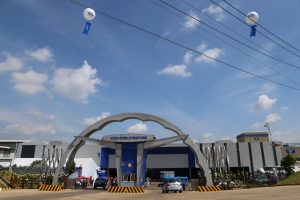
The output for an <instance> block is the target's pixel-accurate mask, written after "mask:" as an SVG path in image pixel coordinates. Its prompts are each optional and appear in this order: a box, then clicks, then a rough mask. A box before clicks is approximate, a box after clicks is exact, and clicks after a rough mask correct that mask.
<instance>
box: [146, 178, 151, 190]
mask: <svg viewBox="0 0 300 200" xmlns="http://www.w3.org/2000/svg"><path fill="white" fill-rule="evenodd" d="M149 187H150V178H149V177H147V178H146V188H149Z"/></svg>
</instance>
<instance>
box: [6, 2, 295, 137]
mask: <svg viewBox="0 0 300 200" xmlns="http://www.w3.org/2000/svg"><path fill="white" fill-rule="evenodd" d="M78 1H79V2H82V3H84V4H87V5H89V6H90V7H91V8H94V9H96V10H101V11H104V12H106V13H109V14H110V15H113V16H115V17H118V18H120V19H122V20H125V21H128V22H130V23H132V24H135V25H138V26H141V27H143V28H145V29H147V30H150V31H152V32H154V33H156V34H159V35H161V36H164V37H166V38H169V39H171V40H173V41H176V42H178V43H181V44H184V45H186V46H188V47H190V48H192V49H195V50H198V51H200V52H203V53H205V54H206V55H209V56H211V57H213V58H216V59H219V60H222V61H224V62H227V63H230V64H232V65H234V66H238V67H239V68H241V69H244V70H248V71H250V72H252V73H255V74H257V75H259V76H263V77H266V78H268V79H271V80H273V81H277V82H280V83H283V84H287V85H291V86H293V87H296V88H300V83H299V82H300V81H298V80H299V78H298V77H299V75H300V71H299V70H298V69H295V68H293V67H291V66H288V65H285V64H282V63H280V62H277V61H274V60H272V59H270V58H268V57H265V56H263V55H261V54H259V53H258V52H255V51H252V50H250V49H247V48H246V47H244V46H242V45H241V44H238V43H235V42H234V41H232V40H230V39H228V38H226V37H224V36H223V35H218V33H216V32H214V31H212V30H210V29H208V28H207V27H205V26H204V25H203V24H201V23H199V22H197V21H196V20H194V19H191V18H189V17H187V16H185V15H182V14H181V13H178V12H176V11H174V10H172V9H171V8H169V7H168V6H166V5H164V4H162V3H161V2H159V1H156V0H141V1H139V0H124V1H117V0H102V1H92V0H89V1H88V0H87V1H83V0H78ZM167 2H169V3H170V4H172V5H174V6H176V7H178V8H180V9H181V10H184V11H185V12H186V13H189V14H190V15H192V16H194V17H195V18H197V19H199V20H200V21H202V22H205V23H208V24H209V25H211V26H213V27H215V28H217V29H219V30H221V31H223V32H224V33H226V34H228V35H231V36H232V37H234V38H236V39H238V40H241V41H243V42H244V43H246V44H247V45H250V46H252V47H254V48H257V49H259V50H261V51H268V52H269V53H271V54H272V55H274V56H278V57H280V59H284V60H286V61H287V62H289V63H291V64H293V65H298V63H299V60H300V59H299V57H297V56H295V55H293V54H291V53H290V52H287V51H286V50H284V49H282V48H281V47H279V46H278V45H276V44H274V43H272V42H271V41H269V40H268V39H266V38H265V37H263V36H262V35H261V34H260V33H257V36H256V37H252V38H249V32H250V28H249V27H247V26H246V25H244V24H242V23H241V22H240V21H238V20H236V19H235V18H233V17H232V16H230V15H229V14H227V13H226V12H224V11H223V10H222V9H220V8H218V7H216V6H215V5H212V4H211V2H210V1H194V0H189V1H188V2H189V3H190V4H193V5H194V6H195V7H197V10H194V9H192V8H191V7H189V6H188V5H187V4H185V3H184V2H183V1H182V0H176V1H167ZM229 2H230V3H232V4H233V5H235V6H236V7H237V8H238V9H240V10H242V11H243V12H245V13H247V12H250V11H256V12H257V13H258V14H259V15H260V18H259V23H261V24H262V25H263V26H264V27H266V28H267V29H268V30H271V31H272V33H274V34H276V35H277V36H280V37H281V38H283V39H284V40H285V41H287V42H288V43H290V44H292V45H293V46H295V47H297V48H300V30H299V22H298V20H299V18H300V13H299V11H298V8H299V6H300V1H296V0H290V1H287V2H286V1H279V0H276V1H259V0H253V1H229ZM217 3H220V4H221V5H222V6H225V8H227V9H228V10H229V11H230V12H233V13H235V14H237V15H238V13H236V12H235V11H234V10H233V9H232V8H231V7H230V6H228V5H226V4H225V3H224V2H221V1H217ZM83 10H84V8H83V7H81V6H79V5H77V4H74V3H72V2H71V1H68V0H64V1H60V0H54V1H50V0H46V1H38V0H23V1H17V0H10V1H8V0H4V1H0V24H1V25H2V28H1V31H0V44H1V45H0V93H1V96H0V139H29V140H32V141H49V140H64V141H70V140H72V138H73V137H74V136H75V135H78V134H79V133H80V132H81V131H82V130H84V129H85V128H86V127H87V126H88V125H90V124H92V123H94V122H95V121H97V120H100V119H102V118H103V117H107V116H110V115H114V114H119V113H124V112H142V113H149V114H153V115H157V116H160V117H162V118H165V119H167V120H168V121H170V122H172V123H174V124H176V125H177V126H179V127H180V128H181V129H182V130H183V131H184V132H185V133H187V134H189V135H190V137H192V138H193V139H194V140H195V141H198V142H214V141H216V140H219V139H235V137H236V135H237V134H240V133H242V132H247V131H266V128H265V127H264V126H263V125H264V123H266V122H269V123H270V124H271V131H272V137H273V139H274V140H282V141H284V142H300V134H299V131H300V125H299V123H298V120H299V119H300V112H299V106H298V104H299V97H300V91H299V90H298V91H297V90H292V89H289V88H286V87H282V86H279V85H276V84H273V83H270V82H267V81H265V80H261V79H259V78H256V77H253V76H251V75H248V74H245V73H243V72H241V71H237V70H234V69H231V68H229V67H227V66H225V65H224V64H221V63H218V62H216V61H213V60H211V59H208V58H206V57H204V56H201V55H198V54H196V53H194V52H190V51H188V50H186V49H184V48H180V47H178V46H175V45H173V44H171V43H168V42H166V41H164V40H162V39H159V38H156V37H153V36H150V35H148V34H146V33H144V32H142V31H138V30H136V29H134V28H132V27H129V26H126V25H124V24H120V23H117V22H116V21H114V20H112V19H110V18H108V17H105V16H102V15H101V14H99V13H96V18H95V19H94V20H93V21H92V27H91V30H90V32H89V35H88V36H86V35H83V34H82V30H83V27H84V23H85V19H84V18H83V15H82V12H83ZM199 11H201V12H203V13H205V14H206V15H209V16H210V17H212V18H214V19H216V20H217V21H218V22H216V21H214V20H211V19H210V18H208V17H207V16H205V15H203V14H202V13H201V12H199ZM238 16H239V17H240V18H241V19H243V20H244V17H243V16H241V15H238ZM220 22H221V23H222V24H225V25H226V26H228V27H230V28H231V29H233V30H234V31H236V32H238V33H239V34H240V35H242V36H244V38H241V37H240V36H238V35H236V34H235V33H233V32H231V31H230V30H228V29H226V28H225V27H224V26H222V25H220ZM258 31H261V32H263V33H264V34H265V35H268V36H269V37H272V36H271V35H269V34H268V33H267V32H265V31H264V30H263V29H262V28H260V27H258ZM214 34H215V35H214ZM216 36H217V37H218V38H217V37H216ZM245 38H246V39H247V40H246V39H245ZM220 39H221V40H220ZM249 40H250V41H253V42H254V43H255V44H253V43H251V42H250V41H249ZM274 40H276V38H274ZM224 41H225V42H226V43H224ZM276 41H277V42H280V41H278V40H276ZM228 44H229V45H228ZM283 45H284V44H283ZM261 47H262V49H261ZM287 48H289V47H287ZM291 50H292V51H294V52H295V53H296V54H298V55H300V52H297V51H295V50H294V49H291ZM245 53H246V54H248V55H245ZM249 55H250V56H249ZM299 66H300V65H299ZM126 132H134V133H149V134H155V135H157V136H159V137H166V136H169V135H172V133H170V132H169V131H167V130H165V129H163V128H162V127H161V126H159V125H157V124H155V123H152V122H145V123H142V122H140V121H137V120H128V121H125V122H122V123H113V124H111V125H109V126H108V127H106V128H105V129H104V130H103V131H101V132H100V133H96V134H95V136H94V137H98V138H99V137H102V136H103V135H105V134H114V133H118V134H119V133H126Z"/></svg>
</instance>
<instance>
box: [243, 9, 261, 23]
mask: <svg viewBox="0 0 300 200" xmlns="http://www.w3.org/2000/svg"><path fill="white" fill-rule="evenodd" d="M258 18H259V15H258V14H257V12H254V11H252V12H249V13H248V14H247V17H246V22H247V24H249V25H254V24H256V23H257V21H258Z"/></svg>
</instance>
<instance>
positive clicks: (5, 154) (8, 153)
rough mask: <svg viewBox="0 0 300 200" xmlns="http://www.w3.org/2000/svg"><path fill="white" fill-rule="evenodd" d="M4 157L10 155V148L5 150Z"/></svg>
mask: <svg viewBox="0 0 300 200" xmlns="http://www.w3.org/2000/svg"><path fill="white" fill-rule="evenodd" d="M3 157H6V158H8V157H10V149H5V150H4V151H3Z"/></svg>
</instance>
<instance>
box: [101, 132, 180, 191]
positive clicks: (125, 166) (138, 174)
mask: <svg viewBox="0 0 300 200" xmlns="http://www.w3.org/2000/svg"><path fill="white" fill-rule="evenodd" d="M181 138H182V137H180V136H174V137H170V138H164V139H158V140H156V138H155V136H154V135H147V134H116V135H106V136H104V137H103V138H102V140H101V141H102V145H103V146H106V147H102V148H101V157H100V159H101V160H100V163H101V164H100V168H101V169H108V168H112V166H111V163H114V165H115V166H114V167H115V168H116V171H117V182H118V186H143V185H144V182H145V176H146V161H147V152H148V149H151V148H156V147H159V146H161V145H165V144H168V143H173V142H175V141H178V140H181ZM109 165H110V167H109ZM112 178H114V177H112Z"/></svg>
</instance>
